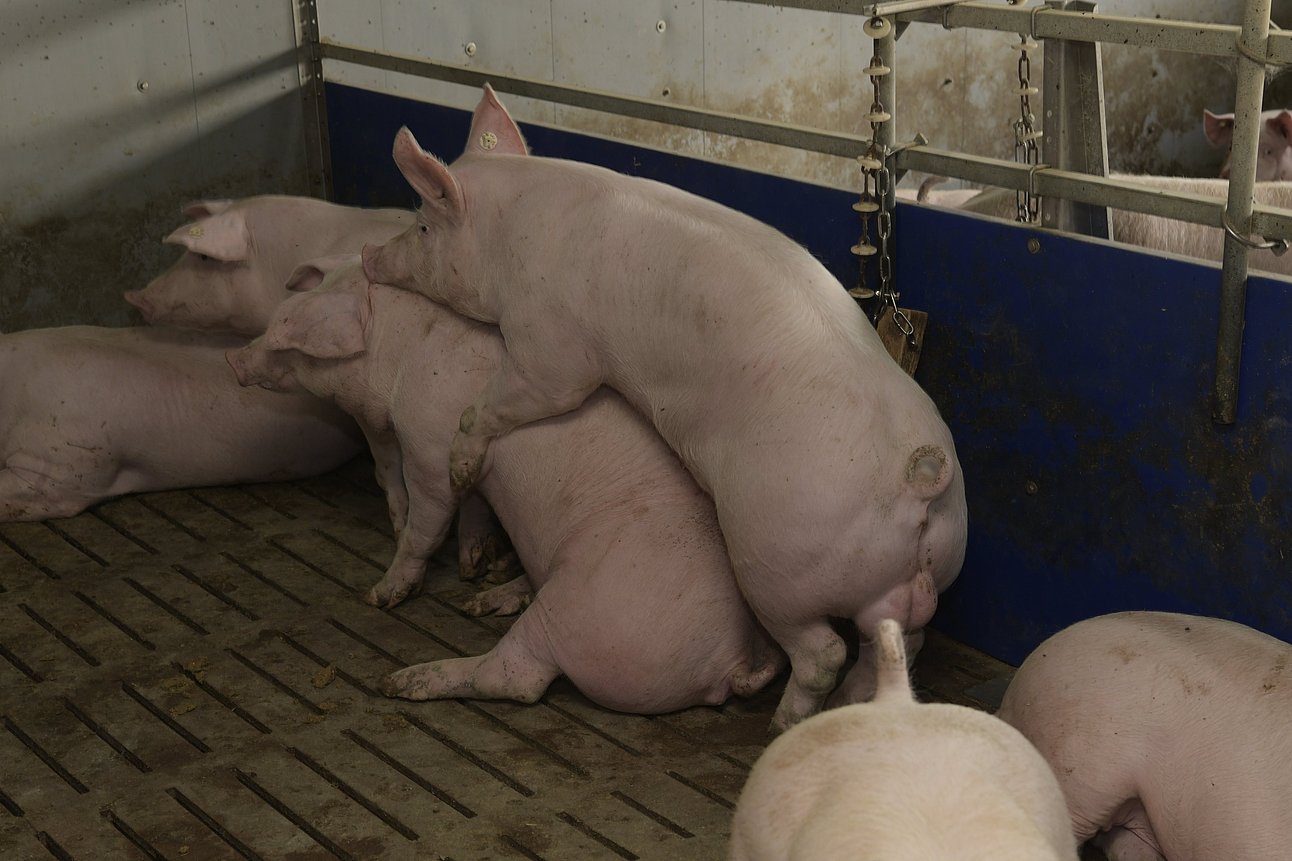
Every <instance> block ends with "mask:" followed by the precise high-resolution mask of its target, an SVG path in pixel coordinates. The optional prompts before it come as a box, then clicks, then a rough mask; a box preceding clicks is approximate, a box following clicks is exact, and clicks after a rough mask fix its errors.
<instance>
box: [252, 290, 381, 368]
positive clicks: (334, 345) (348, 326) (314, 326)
mask: <svg viewBox="0 0 1292 861" xmlns="http://www.w3.org/2000/svg"><path fill="white" fill-rule="evenodd" d="M287 301H288V302H290V303H291V304H290V305H287V304H286V303H285V304H284V305H280V306H279V309H280V310H281V312H282V314H281V315H280V316H279V318H278V319H276V320H275V321H274V323H273V325H272V326H270V328H269V330H268V331H267V332H266V333H265V346H266V347H269V348H270V349H271V350H300V351H301V352H302V353H304V354H305V355H307V356H313V357H314V358H316V359H348V358H350V357H351V356H357V355H359V354H360V353H362V352H364V350H366V349H367V344H366V338H367V329H368V318H369V317H370V316H371V314H372V309H371V306H370V305H369V304H368V297H367V295H366V294H355V293H350V292H348V291H343V292H323V293H302V294H301V295H299V296H296V297H293V298H291V299H289V300H287Z"/></svg>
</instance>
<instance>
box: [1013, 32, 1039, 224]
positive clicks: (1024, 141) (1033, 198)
mask: <svg viewBox="0 0 1292 861" xmlns="http://www.w3.org/2000/svg"><path fill="white" fill-rule="evenodd" d="M1018 39H1019V43H1018V44H1017V45H1015V46H1014V49H1015V50H1016V51H1018V119H1017V120H1015V121H1014V161H1016V162H1019V163H1020V164H1026V165H1028V166H1030V167H1031V170H1032V173H1031V174H1029V176H1028V182H1027V188H1026V189H1025V190H1023V191H1019V192H1016V194H1015V204H1016V207H1015V208H1016V213H1017V214H1016V218H1017V220H1018V221H1022V222H1026V223H1029V224H1030V223H1035V222H1036V220H1037V219H1038V218H1039V217H1040V214H1041V198H1040V196H1039V195H1037V194H1035V193H1034V191H1033V188H1032V178H1033V177H1034V176H1035V174H1036V170H1037V168H1038V167H1040V165H1041V146H1040V143H1039V141H1040V140H1041V137H1042V135H1043V132H1042V131H1041V130H1040V129H1039V128H1037V126H1036V114H1034V113H1032V96H1035V95H1036V94H1038V93H1039V92H1040V90H1039V89H1037V88H1036V87H1034V86H1032V81H1031V77H1032V58H1031V57H1030V56H1029V55H1028V53H1027V52H1028V51H1034V50H1036V48H1037V44H1036V42H1034V41H1033V40H1032V39H1031V38H1030V37H1029V36H1025V35H1022V34H1019V37H1018Z"/></svg>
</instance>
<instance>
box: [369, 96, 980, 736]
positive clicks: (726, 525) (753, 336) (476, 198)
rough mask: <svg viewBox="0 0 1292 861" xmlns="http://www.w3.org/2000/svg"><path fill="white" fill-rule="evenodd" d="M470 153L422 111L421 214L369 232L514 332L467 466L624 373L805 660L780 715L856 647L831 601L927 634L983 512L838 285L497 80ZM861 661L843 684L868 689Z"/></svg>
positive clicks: (755, 604) (815, 689)
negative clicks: (544, 153)
mask: <svg viewBox="0 0 1292 861" xmlns="http://www.w3.org/2000/svg"><path fill="white" fill-rule="evenodd" d="M470 141H471V143H470V145H469V147H468V151H467V152H466V153H465V154H464V155H463V156H462V157H461V158H460V159H459V160H458V161H457V162H455V163H454V165H453V167H452V169H449V168H447V167H445V166H444V165H443V164H442V163H441V162H439V161H437V160H436V159H435V158H433V157H431V156H430V155H428V154H426V153H425V152H423V151H422V150H421V148H420V147H419V146H418V145H417V142H416V141H415V140H414V139H413V136H412V134H411V133H410V132H409V131H408V130H407V129H404V130H401V131H400V133H399V135H398V136H397V137H396V139H395V148H394V152H395V161H396V163H397V164H398V166H399V168H400V170H401V172H402V173H403V174H404V177H405V178H406V179H407V180H408V181H409V182H410V183H411V184H412V186H413V188H414V189H415V190H417V191H418V193H419V194H421V196H422V207H421V210H420V211H419V213H418V218H417V223H416V225H414V226H413V227H410V228H409V229H408V230H407V231H406V232H405V233H403V234H401V235H399V236H398V237H396V238H395V239H393V240H391V241H390V242H388V243H387V244H386V245H384V246H383V247H381V248H366V249H365V251H364V268H365V270H366V272H367V274H368V276H369V278H370V279H371V280H372V281H374V282H380V283H385V284H393V285H396V286H399V287H403V288H406V289H411V290H416V291H418V292H420V293H423V294H424V295H426V296H428V297H430V298H432V299H434V300H436V301H439V302H444V303H445V304H447V305H449V306H450V307H452V308H454V309H455V310H457V311H459V312H460V313H463V314H466V315H467V316H469V317H473V318H475V319H478V320H482V321H486V322H497V324H498V326H499V328H500V330H501V332H502V337H503V339H504V341H505V342H506V345H507V351H506V353H505V355H504V357H503V359H502V361H501V363H500V365H499V367H498V370H497V372H496V373H494V374H493V376H492V377H491V378H490V380H489V381H488V384H487V385H486V386H485V387H484V389H483V391H482V392H481V393H480V395H479V396H478V397H477V398H476V400H475V402H474V403H473V404H471V405H470V406H469V407H468V408H467V410H466V411H465V412H464V413H463V415H462V422H461V428H460V433H459V434H458V435H457V436H456V437H455V439H454V441H453V445H452V449H451V457H452V466H451V468H452V478H453V482H454V486H455V487H456V488H461V487H466V486H469V485H471V484H472V483H473V482H474V481H476V480H477V477H478V476H479V475H480V474H481V472H482V470H483V467H484V464H485V454H486V450H487V448H488V446H489V443H490V440H492V439H493V438H495V437H497V436H499V435H500V434H504V433H506V432H507V431H509V430H511V429H512V428H515V427H517V426H519V425H523V424H525V423H527V422H532V421H536V420H538V419H541V418H544V417H548V416H553V415H559V414H561V413H564V412H566V411H568V410H571V409H574V408H575V407H577V406H578V405H579V404H580V403H582V402H583V400H584V399H585V398H586V397H588V395H589V394H591V393H592V392H594V391H596V389H597V388H598V386H600V385H601V384H603V383H605V384H607V385H609V386H611V387H612V388H614V389H616V390H617V391H619V392H620V393H621V394H622V395H623V396H624V397H625V398H626V399H627V400H628V402H629V403H630V404H632V405H633V406H634V407H636V408H637V410H638V411H639V412H640V413H641V414H642V415H643V416H646V417H648V418H649V419H650V420H651V422H652V423H653V424H654V425H655V427H656V429H657V430H658V431H659V433H660V435H661V436H663V438H664V440H665V441H666V442H668V444H669V445H670V446H671V447H672V448H673V450H674V451H675V452H677V453H678V454H679V455H680V457H681V458H682V461H683V462H684V463H685V464H686V466H687V467H688V468H689V469H690V471H691V473H692V475H694V476H695V478H696V480H697V481H698V482H699V483H700V485H701V486H702V487H703V488H704V489H705V490H707V491H709V492H710V494H711V496H712V497H713V500H714V503H715V505H716V507H717V513H718V521H719V523H721V526H722V532H723V534H724V535H725V537H726V542H727V549H728V552H729V554H730V556H731V562H732V565H733V568H734V570H735V574H736V578H737V581H738V582H739V585H740V588H741V591H742V592H743V594H744V595H745V598H746V599H747V600H748V601H749V604H750V606H751V607H752V609H753V611H754V613H755V615H756V616H757V617H758V619H759V621H761V622H762V624H763V625H764V626H765V628H766V629H767V631H768V632H769V633H770V634H771V635H772V637H773V638H774V639H775V640H776V641H777V642H778V643H780V644H781V646H783V647H784V648H785V650H786V651H787V652H788V653H789V656H790V661H791V665H792V668H793V672H792V675H791V677H790V681H789V684H788V685H787V687H786V691H785V694H784V697H783V698H782V700H781V703H780V706H779V707H778V709H777V712H776V716H775V718H774V727H776V728H785V727H788V726H790V725H792V724H794V723H796V722H797V721H799V720H801V719H803V718H804V717H807V716H808V715H811V714H813V713H815V712H816V711H818V710H819V709H820V708H821V706H822V704H823V703H824V702H825V700H826V698H827V696H829V695H830V694H831V691H832V690H834V689H835V687H836V682H837V675H838V672H839V670H840V669H841V667H842V666H843V663H844V658H845V654H846V649H845V646H844V642H843V640H842V639H841V638H840V636H839V635H838V634H836V633H835V631H834V629H833V627H832V626H831V619H832V618H847V619H850V620H852V621H854V622H855V623H856V624H857V626H858V627H859V628H860V631H861V635H862V638H863V641H867V640H869V639H870V638H871V637H872V636H873V634H874V632H875V627H876V625H877V624H878V622H879V620H880V619H881V618H894V619H897V620H898V621H899V622H900V623H901V625H902V626H903V628H904V629H905V630H906V631H907V632H909V633H910V635H911V644H910V646H911V649H912V651H914V649H915V648H917V647H918V645H919V642H921V640H922V636H923V634H922V628H923V626H924V625H925V623H927V622H928V620H929V619H930V617H931V616H932V615H933V611H934V608H935V606H936V603H937V595H938V592H939V591H941V590H942V589H945V588H946V587H947V586H948V585H949V584H950V583H951V582H952V580H954V579H955V577H956V575H957V574H958V573H959V570H960V566H961V564H962V562H963V559H964V551H965V537H966V529H967V518H966V513H965V497H964V483H963V479H962V476H961V472H960V467H959V463H958V462H957V460H956V454H955V447H954V445H953V443H952V439H951V434H950V432H949V431H948V429H947V426H946V424H945V423H943V421H942V419H941V418H940V417H939V415H938V412H937V410H936V408H935V407H934V405H933V403H932V402H931V401H930V400H929V398H928V396H927V395H926V394H925V393H924V392H923V391H922V390H921V389H920V388H919V386H918V385H917V384H916V383H915V382H914V381H913V380H912V379H911V378H910V377H908V376H907V375H906V374H905V373H903V372H902V370H901V369H900V368H899V367H898V366H897V364H896V363H895V362H893V361H892V359H891V358H890V357H889V356H888V354H887V353H886V352H885V350H884V346H883V344H882V343H881V342H880V339H879V337H878V335H877V334H876V333H875V330H874V329H873V328H872V327H871V326H870V324H869V323H868V322H867V320H866V318H865V316H864V315H863V314H862V313H861V311H860V310H859V309H858V308H857V306H856V304H855V303H854V302H853V301H852V299H850V298H849V296H848V294H847V293H846V292H845V291H844V289H843V288H842V286H841V285H840V284H839V282H838V281H836V280H835V279H834V278H833V277H832V276H831V275H830V274H829V273H828V272H827V271H826V270H825V268H824V267H822V266H821V265H820V263H818V262H817V261H816V260H815V259H814V258H813V257H812V255H811V254H809V253H808V252H807V251H806V250H805V249H803V248H801V247H799V246H798V245H795V244H794V243H793V242H791V241H790V240H789V239H787V238H786V237H785V236H784V235H782V234H780V233H777V232H776V231H774V230H772V229H771V228H769V227H767V226H765V225H763V224H760V223H758V222H756V221H754V220H753V219H750V218H748V217H746V216H744V215H742V214H740V213H738V212H735V211H733V210H730V209H727V208H725V207H722V206H719V205H717V204H715V203H712V202H711V201H707V200H704V199H702V198H699V197H695V196H693V195H690V194H687V193H685V192H683V191H680V190H678V189H676V188H673V187H670V186H667V185H663V184H661V183H656V182H651V181H648V180H643V179H635V178H631V177H627V176H622V175H619V174H616V173H613V172H611V171H608V170H604V169H602V168H598V167H593V166H590V165H585V164H579V163H575V162H569V161H562V160H557V159H545V158H535V157H529V156H527V155H525V152H526V149H525V143H524V141H523V139H522V138H521V135H520V131H519V129H518V128H517V127H516V125H515V124H514V123H513V122H512V120H511V118H510V117H509V116H508V115H507V113H506V111H505V110H504V109H503V107H502V105H501V104H499V103H498V101H497V99H496V98H495V96H494V94H493V91H492V90H490V89H489V88H487V87H486V89H485V95H484V99H483V101H482V102H481V103H480V106H479V107H478V108H477V109H476V115H475V118H474V120H473V122H472V127H471V137H470ZM872 684H873V679H872V668H871V666H870V662H869V661H867V660H861V661H858V662H857V665H856V669H854V670H852V671H850V673H849V675H848V677H847V678H846V679H845V680H844V682H843V687H842V689H841V690H839V691H837V692H836V695H835V699H836V700H837V701H840V702H851V701H855V700H859V699H863V698H865V697H867V696H868V695H869V693H870V690H871V687H872Z"/></svg>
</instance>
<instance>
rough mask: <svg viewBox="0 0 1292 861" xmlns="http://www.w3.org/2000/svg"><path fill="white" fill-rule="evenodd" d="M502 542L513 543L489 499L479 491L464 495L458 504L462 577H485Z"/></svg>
mask: <svg viewBox="0 0 1292 861" xmlns="http://www.w3.org/2000/svg"><path fill="white" fill-rule="evenodd" d="M502 543H507V544H509V543H510V542H508V541H506V533H504V532H503V529H502V524H501V523H499V522H498V518H497V517H495V516H494V513H493V509H492V508H490V507H489V503H488V502H487V501H486V500H485V498H484V497H483V496H481V495H480V494H478V493H468V494H467V495H466V496H464V497H462V501H461V503H460V504H459V506H458V577H459V578H460V579H462V580H475V579H476V578H477V577H480V576H482V575H483V574H484V573H485V572H486V571H487V566H488V564H489V561H490V560H491V559H492V558H493V557H495V556H497V555H498V547H499V545H500V544H502Z"/></svg>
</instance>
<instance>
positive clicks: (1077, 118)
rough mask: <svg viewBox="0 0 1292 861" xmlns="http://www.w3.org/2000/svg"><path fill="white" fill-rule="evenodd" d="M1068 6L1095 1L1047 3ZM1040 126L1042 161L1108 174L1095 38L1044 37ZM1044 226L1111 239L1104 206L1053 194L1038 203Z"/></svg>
mask: <svg viewBox="0 0 1292 861" xmlns="http://www.w3.org/2000/svg"><path fill="white" fill-rule="evenodd" d="M1047 5H1048V6H1050V7H1052V8H1055V9H1062V10H1064V11H1067V12H1094V11H1096V8H1097V5H1098V4H1096V3H1091V2H1086V0H1068V2H1061V0H1060V2H1055V0H1051V2H1049V3H1048V4H1047ZM1041 106H1042V117H1043V119H1042V120H1041V124H1042V126H1043V127H1044V129H1045V137H1044V138H1043V139H1042V142H1043V144H1044V149H1043V151H1042V154H1041V161H1043V162H1045V164H1048V165H1049V166H1050V167H1057V168H1059V169H1061V170H1075V171H1080V172H1081V173H1089V174H1094V175H1095V176H1107V175H1108V138H1107V135H1106V134H1105V120H1104V67H1103V60H1102V57H1101V54H1100V45H1099V43H1098V42H1072V41H1068V40H1066V39H1046V40H1045V88H1044V90H1043V91H1042V98H1041ZM1041 223H1042V224H1043V225H1045V226H1046V227H1049V228H1054V229H1057V230H1066V231H1068V232H1070V233H1084V234H1086V235H1088V236H1099V237H1102V238H1104V239H1112V238H1113V235H1112V219H1111V218H1110V217H1109V213H1108V207H1106V206H1092V205H1090V204H1087V203H1077V202H1075V201H1071V200H1063V199H1060V198H1056V197H1046V198H1044V199H1043V200H1042V203H1041Z"/></svg>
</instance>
